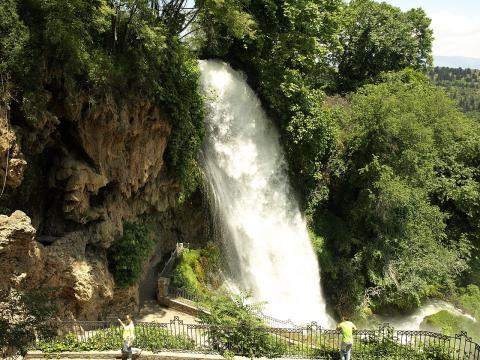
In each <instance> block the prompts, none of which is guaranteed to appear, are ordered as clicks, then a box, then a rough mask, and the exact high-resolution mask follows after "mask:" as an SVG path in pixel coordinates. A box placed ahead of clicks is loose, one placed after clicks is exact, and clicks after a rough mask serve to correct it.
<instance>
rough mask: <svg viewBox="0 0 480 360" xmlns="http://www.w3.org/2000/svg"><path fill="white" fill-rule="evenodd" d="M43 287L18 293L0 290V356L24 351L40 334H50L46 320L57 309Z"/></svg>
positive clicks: (49, 324)
mask: <svg viewBox="0 0 480 360" xmlns="http://www.w3.org/2000/svg"><path fill="white" fill-rule="evenodd" d="M46 292H47V291H46V290H44V289H41V290H35V291H31V292H20V291H17V290H14V289H11V290H8V291H7V290H1V291H0V351H1V353H2V356H7V357H8V356H10V355H12V354H14V353H15V352H17V351H18V352H20V353H22V354H24V353H26V351H27V348H28V346H29V345H30V344H31V343H32V342H33V341H34V340H35V333H37V334H38V335H39V336H49V335H51V334H53V332H54V330H55V327H54V325H53V324H52V323H51V322H50V321H49V320H50V319H51V317H52V315H53V314H54V313H55V311H56V308H55V306H54V305H53V304H52V302H51V301H50V300H49V299H51V298H53V297H50V296H47V295H48V294H47V293H46Z"/></svg>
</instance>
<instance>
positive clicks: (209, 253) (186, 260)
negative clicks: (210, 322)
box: [171, 243, 220, 295]
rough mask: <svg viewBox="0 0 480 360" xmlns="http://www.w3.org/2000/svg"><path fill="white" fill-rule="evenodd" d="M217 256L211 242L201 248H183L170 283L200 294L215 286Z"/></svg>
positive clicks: (217, 251)
mask: <svg viewBox="0 0 480 360" xmlns="http://www.w3.org/2000/svg"><path fill="white" fill-rule="evenodd" d="M219 256H220V255H219V250H218V248H217V247H216V246H215V245H214V244H213V243H208V244H207V246H205V247H204V248H202V249H184V250H183V251H182V253H181V255H180V257H179V259H178V260H177V264H176V265H175V269H174V270H173V272H172V275H171V283H172V285H173V286H174V287H176V288H179V289H184V290H186V291H187V292H189V293H191V294H196V295H201V294H202V293H203V292H204V291H205V290H206V289H207V288H215V287H217V286H218V285H219V284H218V283H217V276H216V272H217V271H218V266H219Z"/></svg>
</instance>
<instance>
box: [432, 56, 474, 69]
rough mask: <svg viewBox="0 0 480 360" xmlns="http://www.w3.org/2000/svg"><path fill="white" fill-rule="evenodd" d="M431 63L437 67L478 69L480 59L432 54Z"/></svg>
mask: <svg viewBox="0 0 480 360" xmlns="http://www.w3.org/2000/svg"><path fill="white" fill-rule="evenodd" d="M433 64H434V65H435V66H438V67H451V68H462V69H480V59H477V58H469V57H464V56H434V57H433Z"/></svg>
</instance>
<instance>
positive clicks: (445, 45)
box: [383, 0, 480, 58]
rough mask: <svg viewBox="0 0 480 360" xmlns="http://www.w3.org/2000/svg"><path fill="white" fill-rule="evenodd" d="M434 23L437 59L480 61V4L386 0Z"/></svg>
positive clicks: (473, 1) (468, 0) (474, 0)
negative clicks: (416, 11) (417, 10)
mask: <svg viewBox="0 0 480 360" xmlns="http://www.w3.org/2000/svg"><path fill="white" fill-rule="evenodd" d="M383 1H385V2H387V3H389V4H391V5H395V6H398V7H400V8H401V9H402V10H409V9H411V8H419V7H420V8H422V9H424V10H425V12H426V13H427V15H428V17H430V18H431V19H432V29H433V32H434V37H435V40H434V43H433V55H435V56H465V57H473V58H480V0H383Z"/></svg>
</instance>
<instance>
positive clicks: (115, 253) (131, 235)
mask: <svg viewBox="0 0 480 360" xmlns="http://www.w3.org/2000/svg"><path fill="white" fill-rule="evenodd" d="M154 245H155V240H154V238H153V237H152V235H151V234H150V231H149V229H148V227H147V226H146V225H141V224H130V223H125V224H124V226H123V236H122V237H121V238H120V239H118V240H116V241H115V242H114V243H113V245H112V246H111V247H110V248H109V249H108V263H109V268H110V271H111V273H112V275H113V278H114V279H115V284H116V285H117V286H119V287H128V286H131V285H134V284H135V283H137V281H138V280H139V278H140V276H141V274H142V270H143V267H144V266H145V262H146V261H147V260H148V259H149V257H150V255H151V253H152V250H153V247H154Z"/></svg>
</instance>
